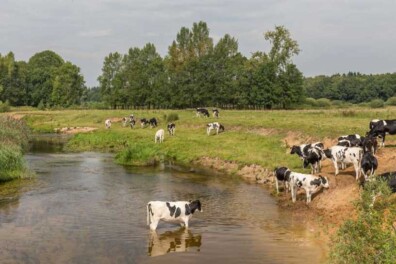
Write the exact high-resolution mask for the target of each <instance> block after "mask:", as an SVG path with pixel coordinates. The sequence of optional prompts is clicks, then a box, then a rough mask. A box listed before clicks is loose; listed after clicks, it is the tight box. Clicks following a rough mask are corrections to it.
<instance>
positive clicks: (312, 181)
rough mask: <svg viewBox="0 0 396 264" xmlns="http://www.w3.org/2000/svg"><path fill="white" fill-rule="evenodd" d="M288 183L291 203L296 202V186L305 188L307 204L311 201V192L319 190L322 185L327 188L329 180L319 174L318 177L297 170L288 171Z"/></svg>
mask: <svg viewBox="0 0 396 264" xmlns="http://www.w3.org/2000/svg"><path fill="white" fill-rule="evenodd" d="M290 184H291V194H292V200H293V203H295V202H296V198H297V189H298V188H303V189H304V190H305V193H306V195H307V204H309V203H310V202H311V196H312V194H314V193H316V192H317V191H319V190H320V189H321V188H322V187H324V188H329V181H328V179H327V178H326V177H323V176H320V175H319V177H318V176H314V175H311V174H302V173H297V172H292V173H290Z"/></svg>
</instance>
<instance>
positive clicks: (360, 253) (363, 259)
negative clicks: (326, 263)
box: [330, 180, 396, 264]
mask: <svg viewBox="0 0 396 264" xmlns="http://www.w3.org/2000/svg"><path fill="white" fill-rule="evenodd" d="M378 194H381V195H380V196H379V197H378V198H377V199H376V201H375V203H374V204H373V196H374V195H378ZM356 207H357V210H358V212H359V215H358V217H357V219H355V220H347V221H346V222H345V223H344V224H343V225H342V226H341V228H340V229H339V231H338V233H337V235H336V236H335V237H334V238H333V241H332V243H333V245H332V249H331V252H330V262H331V263H345V264H346V263H348V264H349V263H396V235H395V231H394V229H393V227H392V224H393V222H394V221H395V217H396V196H395V195H391V191H390V189H389V187H388V185H387V184H386V183H385V182H382V181H380V180H376V181H374V182H370V183H367V184H366V186H365V190H364V191H362V193H361V200H360V201H358V203H357V204H356Z"/></svg>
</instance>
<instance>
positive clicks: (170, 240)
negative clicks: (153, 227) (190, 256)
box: [148, 227, 202, 257]
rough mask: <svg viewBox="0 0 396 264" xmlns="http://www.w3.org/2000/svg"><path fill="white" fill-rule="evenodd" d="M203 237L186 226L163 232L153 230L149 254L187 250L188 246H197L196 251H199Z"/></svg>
mask: <svg viewBox="0 0 396 264" xmlns="http://www.w3.org/2000/svg"><path fill="white" fill-rule="evenodd" d="M201 239H202V237H201V235H200V234H196V235H194V234H193V233H192V232H191V231H190V230H188V229H185V228H184V227H182V228H180V229H179V230H177V231H166V232H165V233H163V234H157V232H155V231H151V232H150V241H149V246H148V255H149V256H151V257H156V256H161V255H165V254H167V253H172V252H186V251H188V248H197V249H196V251H199V250H200V247H201V244H202V242H201Z"/></svg>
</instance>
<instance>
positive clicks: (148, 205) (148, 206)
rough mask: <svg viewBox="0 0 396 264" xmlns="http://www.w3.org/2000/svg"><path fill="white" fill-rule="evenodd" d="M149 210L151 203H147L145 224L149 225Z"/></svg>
mask: <svg viewBox="0 0 396 264" xmlns="http://www.w3.org/2000/svg"><path fill="white" fill-rule="evenodd" d="M150 211H151V204H150V203H148V204H147V225H150Z"/></svg>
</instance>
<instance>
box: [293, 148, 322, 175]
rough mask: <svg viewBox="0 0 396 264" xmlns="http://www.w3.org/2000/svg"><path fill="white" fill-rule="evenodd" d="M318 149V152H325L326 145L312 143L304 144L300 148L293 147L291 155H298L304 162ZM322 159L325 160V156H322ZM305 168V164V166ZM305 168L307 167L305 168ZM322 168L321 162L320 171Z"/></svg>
mask: <svg viewBox="0 0 396 264" xmlns="http://www.w3.org/2000/svg"><path fill="white" fill-rule="evenodd" d="M313 148H316V149H318V150H323V149H324V145H323V143H322V142H315V143H311V144H302V145H299V146H296V145H294V146H292V147H291V150H290V154H297V155H298V156H299V157H300V158H301V159H302V160H304V158H305V157H307V156H308V155H309V154H310V153H311V151H309V150H311V149H313ZM321 156H322V158H323V159H324V158H325V155H321ZM303 166H304V164H303ZM304 168H305V167H304ZM320 168H321V162H320V161H319V169H320Z"/></svg>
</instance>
